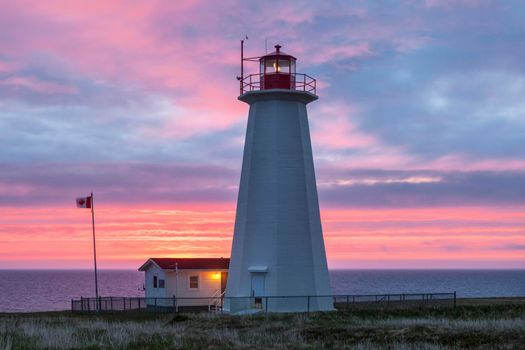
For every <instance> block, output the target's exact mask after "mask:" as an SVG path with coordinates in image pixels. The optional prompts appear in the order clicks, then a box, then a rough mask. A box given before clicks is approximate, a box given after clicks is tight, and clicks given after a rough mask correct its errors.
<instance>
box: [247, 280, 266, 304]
mask: <svg viewBox="0 0 525 350" xmlns="http://www.w3.org/2000/svg"><path fill="white" fill-rule="evenodd" d="M265 276H266V274H264V273H253V272H252V291H251V294H252V297H254V298H253V307H254V308H256V309H262V308H263V298H262V297H263V296H264V294H265V293H264V277H265Z"/></svg>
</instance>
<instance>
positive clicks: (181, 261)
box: [139, 258, 230, 271]
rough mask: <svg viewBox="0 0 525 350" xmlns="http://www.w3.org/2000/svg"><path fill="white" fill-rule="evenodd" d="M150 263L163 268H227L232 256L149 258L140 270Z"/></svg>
mask: <svg viewBox="0 0 525 350" xmlns="http://www.w3.org/2000/svg"><path fill="white" fill-rule="evenodd" d="M149 264H155V265H157V266H158V267H160V268H161V269H163V270H175V266H177V269H178V270H227V269H228V267H229V266H230V258H149V259H148V260H147V261H146V262H145V263H144V264H143V265H142V266H141V267H139V271H144V270H146V268H147V267H148V265H149Z"/></svg>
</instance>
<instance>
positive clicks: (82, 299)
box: [80, 296, 84, 313]
mask: <svg viewBox="0 0 525 350" xmlns="http://www.w3.org/2000/svg"><path fill="white" fill-rule="evenodd" d="M80 311H82V313H84V297H82V296H81V297H80Z"/></svg>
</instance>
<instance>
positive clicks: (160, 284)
mask: <svg viewBox="0 0 525 350" xmlns="http://www.w3.org/2000/svg"><path fill="white" fill-rule="evenodd" d="M159 288H164V280H161V279H159Z"/></svg>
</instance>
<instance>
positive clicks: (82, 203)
mask: <svg viewBox="0 0 525 350" xmlns="http://www.w3.org/2000/svg"><path fill="white" fill-rule="evenodd" d="M77 208H91V196H89V197H80V198H77Z"/></svg>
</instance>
